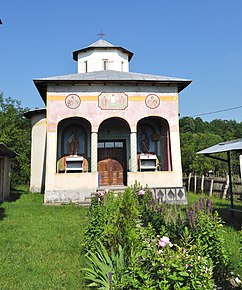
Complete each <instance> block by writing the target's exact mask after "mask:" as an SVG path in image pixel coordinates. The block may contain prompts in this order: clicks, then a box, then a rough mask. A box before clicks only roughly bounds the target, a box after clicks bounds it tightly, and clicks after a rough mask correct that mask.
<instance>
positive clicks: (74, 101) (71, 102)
mask: <svg viewBox="0 0 242 290" xmlns="http://www.w3.org/2000/svg"><path fill="white" fill-rule="evenodd" d="M65 104H66V106H67V107H68V108H69V109H76V108H78V107H79V106H80V104H81V99H80V97H79V96H78V95H76V94H70V95H68V96H67V97H66V99H65Z"/></svg>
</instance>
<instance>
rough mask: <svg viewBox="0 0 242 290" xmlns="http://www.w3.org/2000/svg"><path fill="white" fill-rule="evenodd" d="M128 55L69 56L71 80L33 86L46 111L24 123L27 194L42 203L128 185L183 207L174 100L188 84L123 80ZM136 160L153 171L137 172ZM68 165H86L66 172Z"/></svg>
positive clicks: (96, 50)
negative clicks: (39, 196) (41, 196)
mask: <svg viewBox="0 0 242 290" xmlns="http://www.w3.org/2000/svg"><path fill="white" fill-rule="evenodd" d="M132 55H133V54H132V53H131V52H129V51H127V50H125V49H123V48H122V47H117V46H113V45H112V44H110V43H108V42H106V41H103V40H100V41H98V42H96V43H94V44H93V45H91V46H89V47H87V48H84V49H81V50H79V51H75V52H74V53H73V58H74V59H75V60H76V61H77V62H78V74H76V75H71V77H68V76H59V77H56V78H55V77H54V78H47V79H40V80H35V84H36V86H37V88H38V90H39V92H40V94H41V96H42V98H43V99H44V101H45V102H46V106H47V110H46V115H45V113H44V112H45V111H44V110H38V112H37V111H36V113H34V111H33V112H32V113H29V115H28V117H30V118H31V119H32V125H33V129H32V158H31V191H41V190H42V191H44V192H45V202H46V203H52V202H55V203H56V202H61V203H62V202H81V201H84V200H85V196H87V195H90V193H91V192H95V191H96V190H97V188H99V187H100V186H103V187H110V186H113V185H114V186H130V185H133V184H134V183H135V182H140V183H141V184H142V185H143V186H146V185H148V186H150V187H151V188H153V189H154V190H155V189H162V190H163V191H162V192H164V196H165V197H164V198H170V200H173V201H174V200H175V199H177V200H178V199H179V198H180V200H179V201H181V202H184V198H185V195H184V194H185V193H184V189H183V188H182V168H181V155H180V138H179V124H178V92H179V91H180V90H182V89H183V88H185V87H186V86H187V85H188V84H189V83H190V81H188V80H182V79H172V78H168V77H165V78H164V77H159V76H152V75H142V74H135V73H129V60H130V59H131V57H132ZM104 60H106V61H107V62H106V64H105V67H104V62H103V61H104ZM101 71H103V73H101V74H100V72H101ZM104 71H107V72H104ZM95 72H97V73H96V74H95ZM74 137H75V143H74V142H73V140H74V139H73V138H74ZM143 155H146V156H153V159H154V158H155V160H157V163H156V164H155V167H154V170H152V171H149V170H148V171H145V170H143V169H141V168H140V167H139V160H140V158H141V157H142V156H143ZM68 156H70V157H71V158H69V157H68ZM154 156H155V157H154ZM68 158H69V159H68ZM75 158H76V161H78V160H85V162H84V163H85V164H84V163H83V164H82V165H80V164H79V165H78V170H77V169H76V170H75V166H76V165H75V164H77V163H73V164H72V165H71V166H74V169H72V170H67V167H68V166H69V165H67V161H68V160H75ZM148 159H149V158H147V160H148ZM82 166H83V170H82V169H81V170H80V168H82ZM148 168H149V167H148ZM160 192H161V191H160ZM178 193H179V198H178V195H177V194H178ZM183 193H184V194H183Z"/></svg>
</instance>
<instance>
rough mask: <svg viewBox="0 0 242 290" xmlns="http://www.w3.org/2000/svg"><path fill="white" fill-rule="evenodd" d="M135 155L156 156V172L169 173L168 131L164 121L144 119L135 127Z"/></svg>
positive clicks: (153, 118)
mask: <svg viewBox="0 0 242 290" xmlns="http://www.w3.org/2000/svg"><path fill="white" fill-rule="evenodd" d="M137 153H138V156H139V155H140V154H154V155H156V156H157V163H158V164H157V170H159V171H171V170H172V164H171V153H170V130H169V124H168V122H167V120H166V119H164V118H161V117H146V118H143V119H141V120H140V121H139V122H138V125H137Z"/></svg>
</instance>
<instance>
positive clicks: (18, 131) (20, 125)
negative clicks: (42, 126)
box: [0, 93, 31, 185]
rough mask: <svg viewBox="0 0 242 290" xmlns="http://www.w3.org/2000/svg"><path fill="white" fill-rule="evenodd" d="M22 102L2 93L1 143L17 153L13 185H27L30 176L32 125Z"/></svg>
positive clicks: (14, 163) (0, 107) (0, 115)
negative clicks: (5, 96)
mask: <svg viewBox="0 0 242 290" xmlns="http://www.w3.org/2000/svg"><path fill="white" fill-rule="evenodd" d="M28 110H29V109H28V108H22V107H21V102H20V101H18V100H15V99H12V98H10V97H8V98H4V96H3V93H0V124H1V130H0V143H4V144H5V145H6V146H7V147H8V148H9V149H11V150H13V151H15V152H16V153H17V154H18V156H17V157H16V158H15V159H14V160H13V162H12V178H11V180H12V184H13V185H16V184H26V183H28V182H29V176H30V151H31V124H30V121H29V120H27V119H26V118H25V117H24V116H23V114H24V113H25V112H26V111H28Z"/></svg>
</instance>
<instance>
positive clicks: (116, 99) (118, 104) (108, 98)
mask: <svg viewBox="0 0 242 290" xmlns="http://www.w3.org/2000/svg"><path fill="white" fill-rule="evenodd" d="M98 106H99V108H101V109H102V110H124V109H126V108H127V107H128V96H127V95H126V94H125V93H101V94H100V95H99V96H98Z"/></svg>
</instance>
